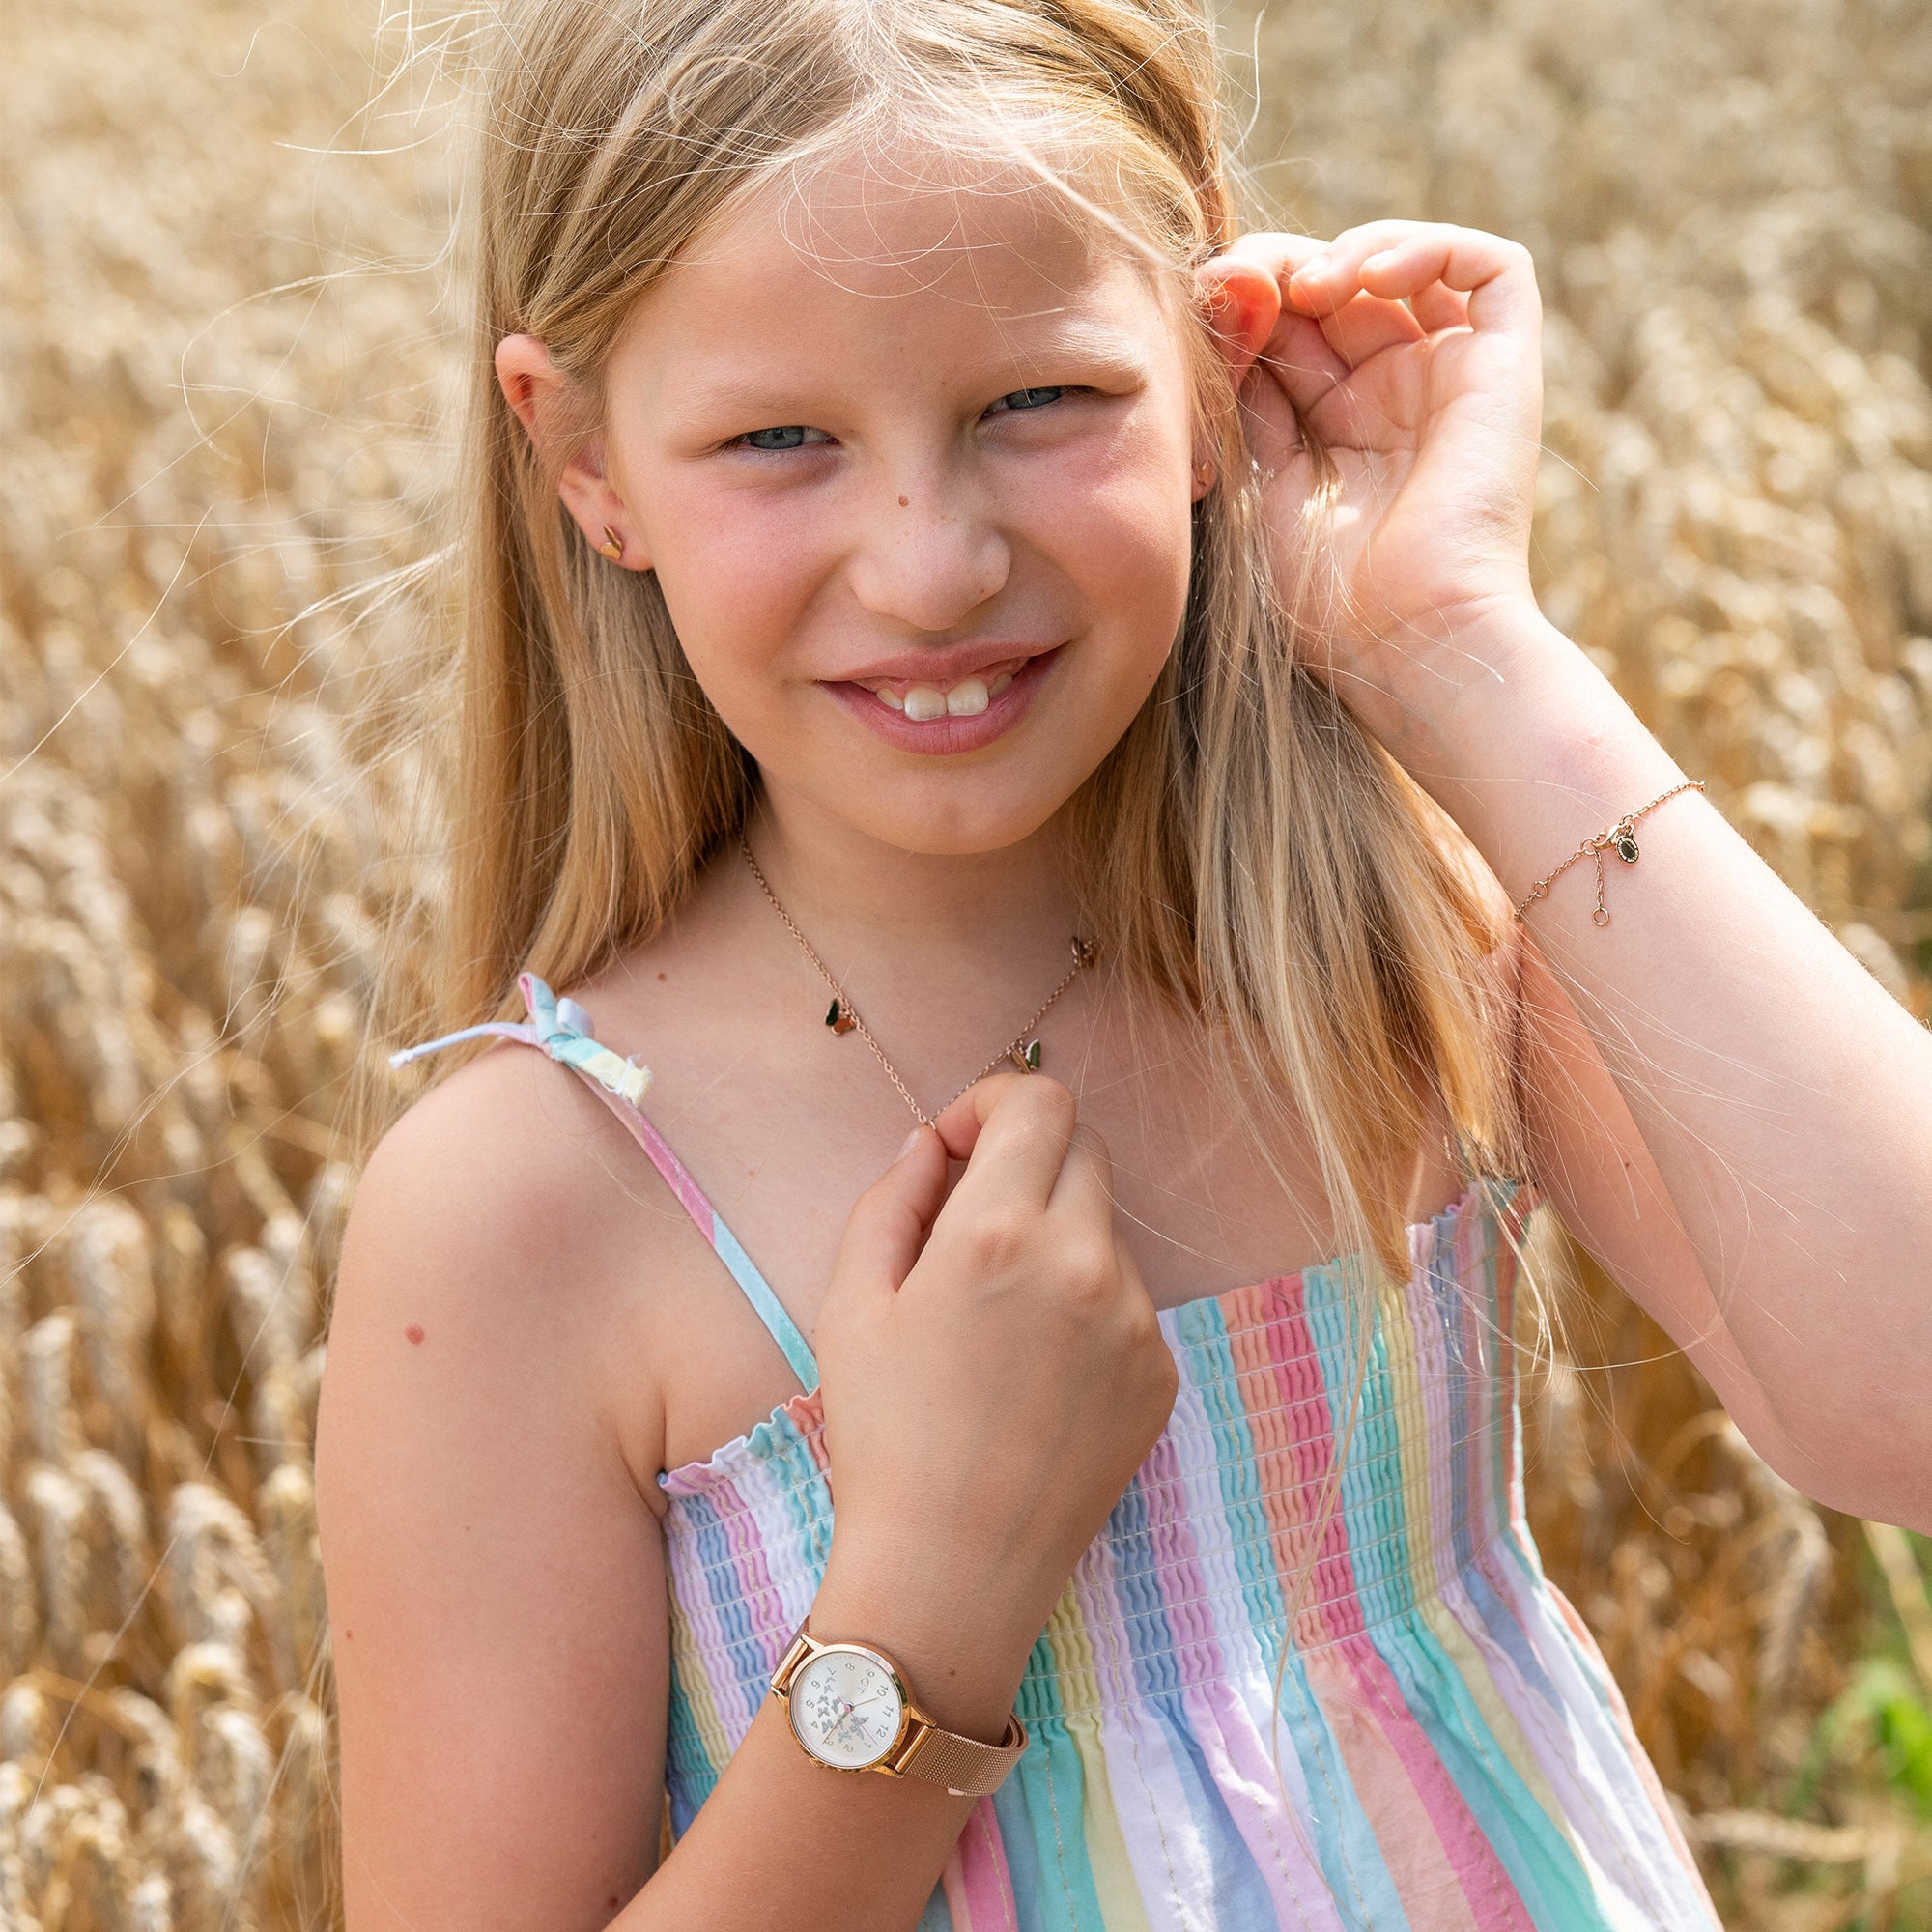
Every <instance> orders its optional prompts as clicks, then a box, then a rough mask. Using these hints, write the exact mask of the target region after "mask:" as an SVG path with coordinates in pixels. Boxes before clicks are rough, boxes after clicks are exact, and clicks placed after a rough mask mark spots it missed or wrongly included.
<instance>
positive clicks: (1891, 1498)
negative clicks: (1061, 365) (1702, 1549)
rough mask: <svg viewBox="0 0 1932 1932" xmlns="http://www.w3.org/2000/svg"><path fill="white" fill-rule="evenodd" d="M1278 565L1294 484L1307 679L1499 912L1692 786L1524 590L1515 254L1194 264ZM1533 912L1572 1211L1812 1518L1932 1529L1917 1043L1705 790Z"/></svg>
mask: <svg viewBox="0 0 1932 1932" xmlns="http://www.w3.org/2000/svg"><path fill="white" fill-rule="evenodd" d="M1204 274H1205V277H1206V279H1207V280H1208V285H1209V295H1210V299H1211V300H1212V301H1213V302H1214V303H1215V304H1216V309H1217V316H1218V320H1219V323H1220V326H1221V327H1222V330H1223V333H1224V337H1225V339H1226V341H1227V343H1228V346H1229V353H1230V355H1231V357H1232V358H1233V359H1234V361H1235V363H1236V371H1237V374H1238V375H1239V376H1240V377H1241V380H1242V382H1243V388H1242V400H1243V404H1244V406H1245V410H1246V414H1247V419H1248V422H1249V425H1250V434H1251V440H1252V441H1253V442H1254V444H1255V446H1256V449H1257V453H1258V456H1260V457H1261V459H1262V461H1263V464H1264V469H1265V470H1266V471H1267V472H1268V475H1269V478H1270V481H1269V486H1268V488H1269V502H1270V510H1271V517H1272V521H1273V523H1274V525H1275V527H1276V529H1277V532H1278V534H1279V541H1280V543H1281V545H1282V548H1283V552H1284V554H1285V555H1286V556H1289V557H1291V558H1292V557H1293V554H1296V553H1297V552H1298V547H1299V545H1300V544H1301V543H1302V542H1303V541H1305V537H1304V534H1303V532H1304V528H1305V526H1304V522H1303V514H1304V511H1305V510H1306V508H1307V506H1308V504H1309V502H1310V483H1311V478H1312V469H1311V466H1310V463H1309V461H1308V457H1307V453H1306V451H1305V450H1304V449H1303V448H1302V445H1301V439H1300V433H1299V425H1300V424H1301V423H1306V424H1308V425H1310V426H1311V427H1312V429H1313V431H1314V432H1315V434H1316V435H1317V436H1318V437H1319V438H1320V439H1321V441H1322V442H1323V443H1324V444H1325V445H1326V447H1327V449H1328V451H1329V453H1330V455H1331V457H1332V458H1333V459H1334V461H1335V464H1336V466H1337V469H1338V472H1339V477H1340V493H1339V497H1338V500H1337V505H1336V511H1335V514H1334V516H1333V517H1332V519H1330V520H1329V521H1328V524H1327V534H1326V536H1325V538H1324V539H1323V541H1324V545H1325V549H1324V556H1325V567H1326V568H1327V571H1328V577H1327V580H1326V581H1327V583H1328V586H1329V588H1330V589H1331V591H1332V592H1333V603H1332V605H1331V607H1330V608H1331V615H1332V622H1331V624H1330V625H1329V626H1328V632H1327V635H1328V638H1329V643H1330V655H1328V656H1327V657H1326V658H1325V659H1324V661H1323V662H1321V664H1319V665H1317V666H1316V667H1315V668H1317V669H1318V671H1319V672H1321V674H1322V675H1325V676H1327V677H1329V678H1331V679H1332V680H1333V682H1334V685H1335V688H1336V690H1337V691H1338V693H1339V694H1340V695H1341V696H1342V697H1343V699H1344V701H1345V702H1346V703H1347V704H1348V705H1349V706H1350V709H1351V710H1352V711H1353V712H1354V713H1355V715H1356V716H1357V717H1358V718H1359V719H1361V720H1362V722H1363V723H1364V724H1365V725H1367V726H1368V727H1369V729H1370V730H1372V731H1373V732H1374V733H1375V734H1376V736H1377V737H1378V738H1379V739H1380V740H1381V742H1382V743H1383V744H1384V745H1385V746H1386V747H1387V748H1388V749H1389V751H1390V752H1391V753H1393V754H1394V755H1395V756H1396V757H1397V758H1398V759H1400V760H1401V761H1402V763H1403V764H1404V765H1405V766H1406V769H1407V770H1408V771H1409V772H1410V773H1411V774H1412V775H1413V776H1414V777H1415V779H1416V780H1417V781H1419V782H1420V783H1421V784H1422V785H1424V786H1425V787H1426V788H1427V789H1428V790H1429V791H1430V792H1431V793H1432V794H1433V795H1434V796H1435V798H1436V799H1437V800H1438V801H1439V802H1440V803H1441V804H1442V805H1443V806H1444V807H1445V809H1446V810H1448V811H1449V812H1450V813H1451V814H1452V815H1453V816H1454V817H1455V819H1456V820H1457V821H1458V823H1459V824H1460V825H1461V826H1462V827H1463V830H1464V831H1466V832H1467V833H1468V834H1469V836H1470V838H1472V839H1473V840H1474V842H1475V844H1476V845H1477V847H1478V848H1479V849H1480V850H1481V852H1482V853H1483V855H1484V857H1485V858H1486V859H1487V860H1488V861H1489V863H1490V865H1491V867H1492V868H1493V870H1494V871H1495V873H1496V875H1497V877H1498V878H1499V879H1500V880H1501V882H1502V884H1503V887H1504V888H1505V890H1506V891H1507V892H1508V893H1509V895H1510V896H1511V899H1512V901H1513V902H1517V903H1520V902H1521V901H1523V900H1524V899H1525V898H1527V897H1528V895H1530V893H1531V891H1532V889H1533V887H1534V886H1535V885H1536V882H1537V881H1539V880H1541V879H1543V878H1545V877H1546V876H1547V875H1548V874H1549V873H1550V872H1551V871H1552V869H1553V868H1554V867H1556V866H1557V865H1558V864H1559V863H1560V862H1561V861H1562V860H1564V859H1565V858H1566V857H1568V856H1569V855H1570V854H1571V853H1572V852H1573V851H1575V850H1576V849H1577V846H1578V844H1579V842H1580V841H1581V840H1582V839H1584V838H1587V837H1589V836H1590V835H1593V834H1595V833H1598V832H1600V831H1602V830H1603V829H1605V827H1608V826H1610V825H1612V824H1613V823H1614V822H1615V821H1617V820H1619V819H1621V818H1623V817H1624V815H1625V814H1626V813H1629V812H1634V811H1635V810H1637V809H1638V808H1639V807H1642V806H1644V805H1646V804H1648V803H1649V802H1650V801H1651V800H1652V799H1654V798H1656V797H1657V796H1658V795H1659V794H1661V793H1662V792H1664V791H1665V790H1666V789H1668V788H1669V787H1671V786H1673V785H1676V784H1677V783H1679V782H1680V781H1682V780H1683V779H1685V778H1687V777H1690V778H1695V777H1700V776H1702V775H1701V774H1698V773H1685V772H1683V771H1681V770H1680V769H1679V768H1678V767H1677V765H1676V764H1675V763H1674V762H1673V761H1672V759H1671V757H1670V756H1669V754H1668V753H1666V752H1665V751H1664V749H1663V748H1662V745H1660V744H1659V743H1658V741H1657V740H1656V738H1655V737H1653V736H1652V734H1651V733H1650V732H1649V731H1648V730H1647V729H1646V728H1645V726H1644V725H1643V724H1642V723H1641V721H1639V720H1638V719H1637V717H1636V716H1635V715H1634V713H1633V712H1632V710H1631V708H1630V706H1629V705H1628V704H1626V703H1625V702H1624V700H1623V699H1622V697H1621V696H1619V695H1618V694H1617V692H1616V690H1615V689H1614V688H1613V687H1612V685H1611V684H1610V682H1609V680H1608V679H1607V678H1605V676H1604V675H1603V673H1602V672H1600V671H1599V670H1598V669H1597V668H1595V666H1594V665H1593V664H1592V663H1591V662H1590V661H1589V659H1588V658H1587V657H1585V655H1584V654H1583V653H1582V652H1581V651H1580V650H1579V649H1577V646H1576V645H1575V644H1573V643H1572V642H1571V641H1570V640H1569V639H1567V638H1565V637H1564V636H1562V634H1561V633H1560V632H1558V631H1557V630H1556V629H1555V628H1554V627H1553V626H1552V625H1550V624H1549V623H1548V621H1547V620H1546V619H1545V618H1544V617H1543V616H1542V614H1541V612H1540V611H1538V609H1537V607H1536V604H1535V601H1534V598H1533V596H1532V595H1531V591H1530V584H1529V573H1528V564H1527V557H1528V536H1529V525H1530V512H1531V505H1532V501H1533V491H1534V480H1535V471H1536V460H1537V453H1538V435H1539V425H1540V420H1541V364H1540V351H1539V332H1540V309H1539V303H1538V298H1537V291H1536V283H1535V276H1534V272H1533V269H1532V266H1531V263H1530V259H1529V256H1528V255H1527V253H1526V252H1525V251H1524V250H1523V249H1521V248H1520V247H1518V246H1517V245H1516V244H1514V243H1512V242H1508V241H1499V240H1498V239H1497V238H1495V237H1494V236H1490V235H1483V234H1479V233H1476V232H1474V231H1471V230H1467V229H1460V228H1448V227H1442V226H1437V225H1435V224H1427V223H1418V222H1393V221H1390V222H1375V223H1371V224H1369V225H1368V226H1366V227H1364V228H1360V229H1352V230H1350V231H1349V232H1348V233H1347V234H1345V235H1343V236H1341V237H1339V238H1337V240H1336V241H1333V242H1322V241H1316V240H1314V239H1313V238H1309V237H1296V236H1255V237H1249V238H1246V239H1245V240H1244V241H1242V242H1240V243H1239V244H1237V246H1236V249H1235V250H1234V251H1233V253H1232V254H1231V255H1230V256H1228V257H1224V258H1222V259H1221V261H1220V262H1219V263H1217V264H1213V265H1210V266H1209V268H1208V270H1206V271H1204ZM1635 836H1636V845H1637V855H1638V856H1637V858H1636V860H1635V862H1634V863H1626V862H1625V861H1623V860H1621V859H1619V858H1617V857H1616V856H1615V855H1614V854H1608V855H1605V865H1606V867H1607V873H1608V875H1607V877H1606V878H1605V901H1604V909H1605V913H1606V914H1607V923H1598V922H1597V921H1596V920H1595V919H1593V914H1594V912H1595V911H1596V906H1597V898H1596V877H1595V867H1594V864H1593V863H1592V861H1590V860H1588V859H1585V860H1583V861H1582V862H1580V863H1579V864H1577V865H1575V866H1573V867H1570V869H1569V870H1568V871H1567V872H1565V873H1564V875H1563V876H1562V878H1560V879H1558V880H1557V881H1556V882H1555V883H1554V884H1553V885H1552V886H1551V887H1550V889H1549V891H1548V895H1547V896H1544V897H1542V898H1540V899H1538V900H1537V901H1536V902H1535V903H1534V904H1533V905H1531V906H1530V907H1529V908H1528V911H1527V914H1526V924H1527V926H1528V931H1529V935H1530V944H1529V945H1528V946H1527V947H1526V948H1525V949H1524V950H1523V952H1522V953H1521V974H1520V983H1521V987H1522V992H1523V996H1524V1000H1525V1005H1526V1011H1527V1014H1528V1017H1529V1021H1530V1024H1529V1026H1528V1028H1527V1029H1526V1056H1525V1061H1524V1071H1525V1075H1526V1077H1527V1081H1528V1087H1529V1103H1530V1108H1531V1114H1532V1125H1533V1128H1534V1131H1535V1133H1536V1137H1537V1141H1538V1147H1539V1158H1540V1165H1541V1169H1542V1174H1541V1178H1542V1179H1544V1180H1545V1181H1546V1183H1547V1185H1548V1189H1549V1192H1550V1194H1551V1196H1552V1197H1553V1199H1554V1200H1555V1202H1556V1203H1557V1206H1558V1207H1559V1209H1560V1210H1561V1211H1562V1212H1563V1214H1564V1217H1565V1219H1566V1221H1568V1222H1569V1223H1570V1224H1571V1226H1572V1227H1573V1229H1574V1230H1575V1231H1576V1232H1577V1235H1578V1236H1579V1237H1581V1238H1583V1239H1584V1240H1585V1241H1586V1242H1588V1243H1590V1244H1591V1245H1592V1246H1593V1247H1595V1248H1596V1250H1597V1251H1598V1253H1599V1254H1600V1255H1601V1256H1602V1257H1603V1258H1604V1259H1605V1262H1606V1263H1607V1264H1609V1265H1610V1266H1611V1268H1612V1271H1613V1273H1614V1274H1615V1276H1616V1277H1617V1279H1618V1280H1619V1281H1620V1282H1621V1283H1622V1284H1623V1285H1624V1286H1625V1287H1626V1288H1627V1289H1628V1290H1629V1291H1630V1293H1632V1294H1633V1295H1634V1296H1635V1297H1636V1298H1637V1299H1638V1300H1639V1301H1640V1302H1642V1303H1643V1304H1644V1305H1645V1306H1646V1307H1648V1308H1649V1309H1650V1310H1651V1312H1652V1313H1653V1314H1655V1315H1656V1316H1657V1317H1658V1319H1659V1320H1660V1321H1662V1323H1663V1324H1664V1326H1665V1327H1666V1328H1668V1329H1669V1330H1670V1332H1671V1333H1672V1334H1673V1335H1674V1336H1675V1337H1676V1338H1677V1339H1678V1340H1679V1341H1680V1342H1681V1343H1683V1344H1684V1345H1685V1347H1686V1348H1687V1349H1688V1350H1689V1351H1690V1354H1691V1356H1692V1358H1693V1359H1694V1360H1695V1361H1696V1362H1697V1364H1698V1365H1699V1367H1700V1368H1702V1369H1703V1370H1704V1371H1705V1373H1706V1374H1707V1375H1708V1376H1709V1378H1710V1379H1711V1381H1712V1382H1713V1384H1714V1385H1715V1386H1716V1387H1717V1389H1718V1391H1719V1394H1720V1395H1721V1396H1722V1397H1723V1398H1724V1400H1725V1401H1726V1402H1727V1403H1728V1404H1729V1405H1730V1406H1732V1407H1733V1409H1734V1411H1735V1412H1736V1414H1737V1416H1738V1420H1739V1423H1740V1426H1741V1427H1742V1428H1743V1429H1744V1430H1745V1431H1746V1434H1747V1435H1748V1436H1749V1437H1750V1439H1751V1440H1752V1441H1753V1443H1754V1444H1755V1445H1756V1446H1757V1447H1758V1449H1759V1450H1760V1452H1761V1453H1763V1454H1764V1455H1765V1456H1766V1457H1767V1459H1768V1460H1770V1461H1771V1462H1772V1463H1774V1464H1775V1465H1776V1467H1777V1468H1779V1469H1780V1470H1781V1471H1782V1473H1784V1474H1785V1475H1786V1476H1788V1477H1789V1478H1790V1479H1791V1480H1792V1481H1793V1482H1794V1483H1796V1484H1798V1485H1799V1486H1800V1487H1801V1488H1803V1489H1804V1490H1806V1491H1807V1492H1810V1493H1811V1494H1813V1495H1815V1496H1817V1497H1819V1498H1820V1499H1821V1500H1823V1501H1826V1502H1828V1503H1831V1504H1833V1505H1835V1506H1836V1507H1838V1508H1841V1509H1846V1510H1851V1511H1856V1512H1858V1513H1861V1514H1863V1515H1868V1516H1878V1517H1884V1518H1888V1519H1890V1520H1896V1521H1903V1522H1908V1523H1914V1524H1917V1525H1918V1526H1920V1527H1932V1402H1928V1400H1927V1399H1926V1394H1925V1391H1926V1390H1927V1388H1928V1387H1932V1034H1928V1032H1927V1030H1926V1029H1925V1028H1923V1027H1922V1026H1919V1025H1918V1024H1917V1023H1916V1022H1915V1021H1914V1020H1913V1019H1912V1017H1911V1016H1910V1015H1909V1014H1908V1013H1907V1012H1905V1011H1904V1010H1903V1009H1901V1008H1900V1007H1899V1006H1898V1005H1897V1004H1896V1003H1895V1002H1894V1001H1893V1000H1891V999H1890V998H1889V996H1888V995H1887V994H1886V993H1885V992H1884V991H1883V990H1882V989H1881V987H1880V986H1879V985H1878V984H1877V982H1876V981H1875V980H1873V979H1872V978H1871V976H1870V975H1869V974H1868V973H1866V972H1865V970H1864V969H1863V968H1862V967H1861V965H1860V964H1859V963H1858V962H1857V961H1856V960H1855V959H1854V958H1853V957H1852V955H1851V954H1850V953H1849V952H1846V951H1845V949H1844V948H1843V947H1842V946H1840V945H1839V944H1838V942H1837V941H1836V940H1835V939H1834V938H1833V936H1832V935H1831V933H1830V932H1828V931H1827V930H1826V929H1825V927H1824V926H1823V925H1822V924H1821V923H1819V921H1818V920H1817V919H1816V918H1815V917H1814V916H1813V915H1812V914H1811V913H1810V912H1809V911H1808V910H1807V909H1806V908H1805V907H1804V904H1803V903H1802V902H1801V901H1800V900H1799V899H1798V898H1797V897H1796V896H1795V895H1793V894H1792V893H1791V892H1790V891H1789V890H1788V889H1787V888H1786V887H1785V886H1784V885H1783V884H1782V883H1781V881H1779V879H1778V878H1777V877H1776V874H1775V873H1774V872H1773V871H1772V870H1771V868H1770V867H1768V866H1766V865H1765V863H1764V862H1763V861H1762V860H1761V859H1759V858H1758V857H1757V855H1756V854H1755V853H1754V852H1753V851H1752V850H1751V848H1750V846H1749V845H1748V844H1747V842H1746V841H1745V839H1744V838H1741V837H1740V836H1739V835H1738V834H1737V833H1736V832H1735V831H1734V830H1733V829H1732V828H1731V827H1730V825H1729V824H1727V823H1726V821H1725V820H1724V818H1723V816H1722V814H1721V813H1720V812H1719V810H1717V808H1716V807H1715V806H1714V805H1713V804H1712V803H1711V802H1710V801H1709V800H1708V799H1707V798H1706V797H1705V796H1704V795H1703V794H1702V793H1701V792H1698V791H1695V790H1690V791H1684V792H1681V793H1679V794H1678V795H1677V796H1675V797H1673V798H1671V799H1669V800H1668V801H1667V802H1665V803H1664V804H1662V805H1661V806H1659V807H1658V809H1657V810H1655V811H1654V812H1652V813H1650V814H1648V815H1647V816H1645V817H1644V818H1643V819H1642V821H1641V822H1640V823H1639V824H1638V825H1637V827H1636V828H1635Z"/></svg>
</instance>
